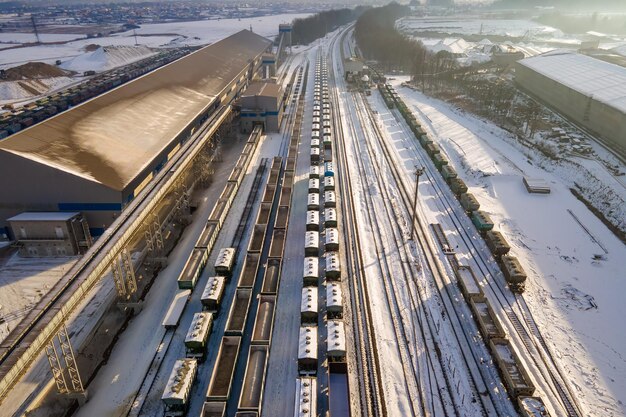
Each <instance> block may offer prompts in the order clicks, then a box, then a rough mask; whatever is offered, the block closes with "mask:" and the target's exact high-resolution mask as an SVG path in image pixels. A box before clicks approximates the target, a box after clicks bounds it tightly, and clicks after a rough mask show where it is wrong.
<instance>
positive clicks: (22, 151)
mask: <svg viewBox="0 0 626 417" xmlns="http://www.w3.org/2000/svg"><path fill="white" fill-rule="evenodd" d="M269 45H270V41H269V40H267V39H265V38H263V37H261V36H259V35H256V34H254V33H252V32H250V31H248V30H243V31H241V32H238V33H236V34H234V35H232V36H229V37H228V38H226V39H223V40H221V41H219V42H216V43H214V44H212V45H209V46H207V47H205V48H202V49H200V50H198V51H196V52H194V53H193V54H190V55H188V56H186V57H184V58H181V59H179V60H177V61H175V62H173V63H171V64H169V65H166V66H164V67H162V68H160V69H158V70H156V71H153V72H151V73H148V74H146V75H144V76H143V77H140V78H138V79H136V80H133V81H131V82H129V83H127V84H125V85H123V86H121V87H119V88H116V89H114V90H112V91H110V92H108V93H106V94H103V95H101V96H99V97H96V98H94V99H92V100H89V101H87V102H85V103H83V104H81V105H79V106H77V107H75V108H72V109H71V110H69V111H66V112H64V113H61V114H59V115H57V116H55V117H53V118H51V119H48V120H46V121H44V122H42V123H40V124H37V125H35V126H33V127H31V128H29V129H26V130H24V131H22V132H19V133H17V134H15V135H12V136H10V137H9V138H7V139H5V140H3V141H2V142H0V150H4V151H7V152H11V153H13V154H16V155H19V156H21V157H24V158H28V159H31V160H34V161H36V162H39V163H42V164H46V165H49V166H51V167H54V168H56V169H59V170H63V171H67V172H69V173H71V174H73V175H77V176H81V177H84V178H87V179H90V180H92V181H95V182H98V183H101V184H104V185H106V186H107V187H110V188H113V189H115V190H120V191H121V190H123V189H124V188H125V187H126V186H127V185H129V183H130V182H132V181H133V180H134V179H135V178H136V177H137V175H139V174H140V173H141V171H142V170H144V169H145V168H146V167H148V166H149V165H150V163H151V162H152V161H153V160H154V159H155V158H156V157H157V156H158V155H159V154H160V153H161V152H163V151H164V150H165V149H166V148H167V146H168V145H169V144H170V143H171V142H172V140H173V139H174V138H175V137H176V136H177V135H178V134H179V133H181V132H182V131H183V130H184V129H185V128H186V127H187V125H188V124H189V123H190V122H191V120H192V119H193V118H194V117H195V116H196V115H197V114H198V113H200V112H201V111H202V110H203V109H204V108H205V107H206V106H208V105H209V103H210V102H211V101H212V100H213V99H214V98H215V97H216V96H217V95H219V94H220V92H221V91H222V90H223V89H224V88H225V87H226V86H227V85H228V84H229V83H230V82H231V81H232V80H233V79H234V78H235V77H236V76H237V74H239V72H241V71H242V69H243V68H244V67H245V66H246V65H247V64H248V63H249V61H250V60H251V59H254V58H256V57H257V56H258V55H260V54H261V53H263V52H264V51H265V50H266V48H267V47H268V46H269Z"/></svg>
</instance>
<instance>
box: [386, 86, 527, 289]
mask: <svg viewBox="0 0 626 417" xmlns="http://www.w3.org/2000/svg"><path fill="white" fill-rule="evenodd" d="M378 91H379V92H380V94H381V96H382V98H383V100H384V101H385V103H386V104H387V107H389V108H390V109H392V108H397V109H398V111H399V112H400V114H401V115H402V117H403V118H404V120H405V121H406V123H407V124H408V126H409V128H410V129H411V131H412V132H413V134H414V135H415V137H416V139H417V140H418V141H419V143H420V145H421V146H422V147H423V148H424V149H425V150H426V153H427V154H428V156H429V157H430V159H431V160H432V162H433V164H434V165H435V167H436V168H437V170H438V171H439V172H440V173H441V175H442V177H443V178H444V180H445V181H446V183H448V185H449V186H450V189H451V190H452V192H453V194H454V195H455V197H456V198H457V199H458V200H459V202H460V203H461V206H462V207H463V209H464V210H465V212H466V213H467V214H468V216H469V217H470V219H471V221H472V223H473V224H474V226H475V227H476V230H478V232H479V233H480V234H481V236H483V238H484V240H485V243H486V244H487V247H488V248H489V250H490V251H491V252H492V254H493V255H494V258H495V259H496V261H498V262H499V265H500V269H501V270H502V274H503V275H504V278H505V280H506V283H507V285H508V286H509V288H510V289H511V291H513V292H515V293H522V292H524V288H525V282H526V273H525V272H524V269H523V267H522V265H521V264H520V263H519V261H518V260H517V259H516V258H514V257H511V256H504V255H507V254H508V252H509V251H510V249H511V248H510V246H509V244H508V243H507V242H506V240H505V239H504V236H502V234H501V233H500V232H497V231H495V230H493V228H494V224H493V221H492V220H491V218H490V216H489V214H488V213H486V212H485V211H482V210H480V203H479V202H478V200H476V197H474V195H472V194H471V193H469V192H468V188H467V185H466V184H465V182H463V180H461V179H460V178H458V176H457V173H456V171H455V170H454V168H452V167H451V166H450V164H449V162H448V160H447V159H446V158H445V156H443V155H442V154H441V150H440V149H439V147H438V146H437V145H436V144H435V143H434V142H433V141H432V139H430V138H429V137H428V134H427V133H426V132H425V131H424V129H422V127H421V126H420V124H419V122H418V121H417V119H416V118H415V116H414V115H413V113H411V111H410V110H409V109H408V107H407V106H406V105H405V104H404V102H403V101H402V100H401V99H400V97H399V96H398V94H397V93H396V92H395V90H394V89H393V87H392V86H391V85H389V84H378Z"/></svg>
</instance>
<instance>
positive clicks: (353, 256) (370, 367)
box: [328, 28, 387, 417]
mask: <svg viewBox="0 0 626 417" xmlns="http://www.w3.org/2000/svg"><path fill="white" fill-rule="evenodd" d="M348 31H349V28H348V29H346V30H345V31H344V32H343V33H342V34H341V35H339V36H338V37H335V38H334V39H333V40H332V41H331V44H330V51H331V53H330V56H329V59H328V62H329V67H330V71H329V84H330V85H333V84H336V80H335V70H334V69H335V63H334V59H333V53H332V51H334V49H335V44H336V42H337V39H339V40H340V41H341V39H343V38H344V37H345V34H346V33H347V32H348ZM331 82H332V83H331ZM330 97H331V102H332V106H333V108H334V110H333V112H332V118H333V128H334V133H335V143H336V153H337V157H338V160H339V161H340V162H341V164H345V161H346V159H345V158H346V156H345V149H344V148H343V140H344V139H343V132H342V130H341V128H340V126H341V112H340V107H339V104H338V98H337V93H336V91H335V90H334V89H333V91H332V94H330ZM337 186H338V187H339V189H340V191H341V193H340V199H339V200H340V205H341V209H342V210H341V212H342V216H341V224H342V226H343V227H342V230H343V233H344V241H345V242H346V266H347V268H346V269H347V270H348V271H350V273H348V274H347V275H348V277H349V280H350V282H349V285H348V288H349V291H350V308H351V310H352V316H353V320H352V322H353V327H352V329H353V332H354V342H355V356H356V360H357V363H358V365H359V366H357V372H358V373H359V378H360V380H361V384H360V387H361V389H360V390H359V393H360V408H361V409H360V411H361V415H362V416H381V417H385V416H387V409H386V403H385V395H384V389H383V387H382V385H381V382H380V377H379V375H380V362H379V359H378V354H377V346H376V340H375V337H374V326H373V323H372V319H371V317H372V312H371V309H370V305H371V304H370V303H369V293H368V287H367V282H366V280H365V277H364V276H363V264H364V263H363V254H362V253H361V250H360V247H359V244H358V242H359V230H358V229H357V228H356V227H355V224H356V223H355V219H354V215H355V214H354V213H355V208H354V203H353V201H352V199H350V198H348V196H350V195H352V185H351V183H350V181H349V180H348V177H347V176H344V175H340V176H339V178H338V181H337ZM343 196H346V198H343Z"/></svg>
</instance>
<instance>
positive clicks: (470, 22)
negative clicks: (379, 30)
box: [397, 16, 563, 38]
mask: <svg viewBox="0 0 626 417" xmlns="http://www.w3.org/2000/svg"><path fill="white" fill-rule="evenodd" d="M397 26H398V27H399V28H403V29H405V30H418V31H432V32H442V33H449V34H462V35H472V34H482V35H486V36H487V35H497V36H511V37H521V36H524V35H527V34H532V35H534V36H541V37H550V38H553V37H559V38H560V37H562V36H563V33H562V32H561V31H560V30H558V29H555V28H553V27H550V26H545V25H542V24H540V23H536V22H532V21H530V20H514V19H483V18H479V17H478V16H476V17H474V18H472V17H468V16H466V17H450V18H415V17H406V18H403V19H400V20H398V23H397Z"/></svg>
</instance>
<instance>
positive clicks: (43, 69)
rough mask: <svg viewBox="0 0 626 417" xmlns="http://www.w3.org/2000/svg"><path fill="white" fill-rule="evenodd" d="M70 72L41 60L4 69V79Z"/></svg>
mask: <svg viewBox="0 0 626 417" xmlns="http://www.w3.org/2000/svg"><path fill="white" fill-rule="evenodd" d="M70 75H71V73H70V72H68V71H65V70H63V69H61V68H59V67H56V66H54V65H50V64H46V63H43V62H29V63H27V64H24V65H20V66H17V67H13V68H9V69H7V70H6V71H5V76H4V78H3V80H4V81H19V80H32V79H34V78H53V77H67V76H70Z"/></svg>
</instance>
